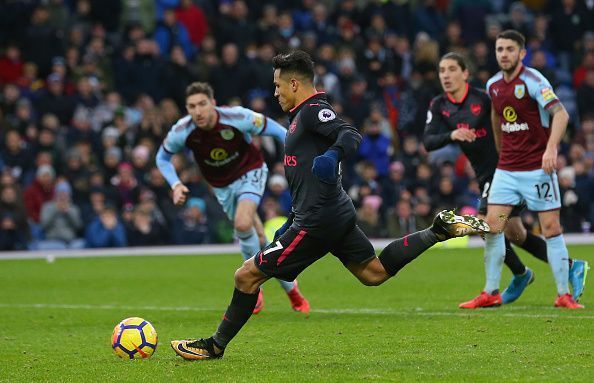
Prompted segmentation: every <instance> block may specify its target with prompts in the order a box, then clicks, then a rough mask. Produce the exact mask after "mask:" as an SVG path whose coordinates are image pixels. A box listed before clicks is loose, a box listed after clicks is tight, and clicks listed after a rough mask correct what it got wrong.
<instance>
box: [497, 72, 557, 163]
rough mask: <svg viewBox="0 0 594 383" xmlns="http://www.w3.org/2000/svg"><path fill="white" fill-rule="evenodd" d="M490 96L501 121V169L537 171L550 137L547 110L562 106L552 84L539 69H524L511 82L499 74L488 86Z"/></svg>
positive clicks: (549, 117)
mask: <svg viewBox="0 0 594 383" xmlns="http://www.w3.org/2000/svg"><path fill="white" fill-rule="evenodd" d="M487 93H488V94H489V96H490V97H491V101H492V103H493V107H494V110H495V112H496V113H497V115H498V116H499V117H500V119H501V131H502V134H501V152H500V154H499V163H498V165H497V167H498V168H500V169H504V170H512V171H518V170H535V169H540V167H541V166H542V155H543V153H544V151H545V149H546V145H547V142H548V139H549V136H550V130H549V129H548V128H549V125H550V121H551V116H550V114H549V113H548V112H547V109H548V108H550V107H551V106H552V105H554V104H556V103H558V102H559V99H558V98H557V96H556V95H555V93H554V92H553V87H552V86H551V84H550V83H549V81H548V80H547V79H546V78H545V77H544V76H543V75H542V74H541V73H540V72H538V71H537V70H536V69H533V68H529V67H525V66H523V67H522V68H521V70H520V73H519V74H518V76H516V77H515V78H514V79H512V80H511V81H509V82H506V81H505V80H504V78H503V73H502V72H499V73H497V74H496V75H495V76H493V77H491V79H490V80H489V81H488V82H487Z"/></svg>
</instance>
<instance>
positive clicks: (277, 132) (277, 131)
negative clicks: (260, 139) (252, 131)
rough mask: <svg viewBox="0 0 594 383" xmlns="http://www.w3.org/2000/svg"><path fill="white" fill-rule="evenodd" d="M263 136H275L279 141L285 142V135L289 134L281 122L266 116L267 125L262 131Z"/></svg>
mask: <svg viewBox="0 0 594 383" xmlns="http://www.w3.org/2000/svg"><path fill="white" fill-rule="evenodd" d="M260 135H262V136H272V137H274V138H275V139H276V140H277V141H278V142H279V143H281V144H283V145H284V144H285V137H286V135H287V129H285V128H284V127H283V126H282V125H281V124H279V123H278V122H276V121H274V120H273V119H272V118H270V117H266V126H265V127H264V129H263V130H262V133H260Z"/></svg>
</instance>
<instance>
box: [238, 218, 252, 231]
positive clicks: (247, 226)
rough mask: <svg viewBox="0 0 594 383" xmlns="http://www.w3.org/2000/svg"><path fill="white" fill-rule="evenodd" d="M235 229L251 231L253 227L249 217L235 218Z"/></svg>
mask: <svg viewBox="0 0 594 383" xmlns="http://www.w3.org/2000/svg"><path fill="white" fill-rule="evenodd" d="M234 227H235V231H236V232H238V233H246V232H251V231H252V229H253V227H254V222H253V221H252V220H251V219H240V218H236V219H235V222H234Z"/></svg>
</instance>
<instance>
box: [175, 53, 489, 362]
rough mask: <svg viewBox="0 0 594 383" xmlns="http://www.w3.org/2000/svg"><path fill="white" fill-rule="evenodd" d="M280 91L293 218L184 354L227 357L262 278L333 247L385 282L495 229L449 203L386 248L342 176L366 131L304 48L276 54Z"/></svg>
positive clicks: (298, 268)
mask: <svg viewBox="0 0 594 383" xmlns="http://www.w3.org/2000/svg"><path fill="white" fill-rule="evenodd" d="M272 63H273V67H274V85H275V92H274V95H275V97H276V98H277V99H278V102H279V104H280V106H281V108H282V109H283V110H284V111H285V112H288V113H289V114H290V127H289V130H288V133H287V137H286V139H285V172H286V176H287V180H288V182H289V188H290V190H291V196H292V197H293V208H292V214H291V217H290V219H289V220H288V221H287V222H286V223H285V224H284V225H283V226H282V227H281V228H280V229H279V230H278V231H277V233H276V235H275V239H274V240H273V243H272V244H270V245H269V246H268V247H267V248H266V249H264V250H262V251H260V252H259V253H258V254H256V255H255V256H254V257H253V259H250V260H247V261H246V262H245V263H244V264H243V266H242V267H241V268H240V269H239V270H237V272H236V273H235V290H234V292H233V297H232V299H231V303H230V305H229V307H228V308H227V311H226V313H225V315H224V316H223V319H222V321H221V323H220V325H219V328H218V329H217V331H216V332H215V334H214V335H213V336H212V337H210V338H207V339H199V340H181V341H172V342H171V346H172V348H173V349H174V350H175V352H176V353H177V354H178V355H180V356H182V357H183V358H184V359H190V360H202V359H212V358H220V357H221V356H223V352H224V350H225V347H226V346H227V344H228V343H229V342H230V341H231V339H233V337H234V336H235V335H236V334H237V333H238V332H239V330H240V329H241V328H242V327H243V325H244V324H245V323H246V322H247V320H248V319H249V318H250V316H251V315H252V310H253V308H254V305H255V304H256V300H257V296H258V290H259V288H260V285H261V284H262V283H264V282H265V281H266V280H268V279H269V278H273V277H276V278H280V279H284V280H288V281H292V280H293V279H295V278H296V277H297V275H299V273H301V272H302V271H303V270H305V269H306V268H307V267H308V266H309V265H311V264H312V263H314V262H315V261H317V260H318V259H320V258H322V257H323V256H325V255H326V254H327V253H329V252H330V253H332V254H333V255H334V256H336V257H337V258H338V259H339V260H340V261H341V262H342V263H343V265H344V266H345V267H346V268H347V269H348V270H349V271H350V272H351V273H352V274H353V275H354V276H355V277H356V278H357V279H359V281H361V283H363V284H365V285H367V286H377V285H380V284H382V283H383V282H385V281H387V280H388V279H389V278H391V277H393V276H394V275H396V273H397V272H398V271H399V270H400V269H402V268H403V267H404V266H406V264H408V263H409V262H411V261H412V260H413V259H415V258H416V257H417V256H418V255H420V254H421V253H422V252H424V251H425V250H427V249H428V248H430V247H431V246H433V245H434V244H435V243H437V242H438V241H444V240H446V239H448V238H453V237H458V236H463V235H467V234H472V233H479V232H480V233H483V232H485V231H488V230H489V228H488V227H487V225H486V224H485V223H484V222H483V221H481V220H478V219H476V218H474V217H471V216H466V217H460V216H457V215H454V214H453V212H447V211H443V212H441V213H439V214H438V216H437V217H436V218H435V220H434V222H433V225H432V226H431V227H430V228H428V229H425V230H422V231H419V232H416V233H413V234H410V235H408V236H406V237H404V238H401V239H397V240H395V241H394V242H392V243H390V244H389V245H388V246H387V247H386V248H385V249H384V250H383V251H382V252H381V254H380V255H379V257H378V256H376V255H375V251H374V249H373V246H372V245H371V242H369V239H367V237H366V236H365V235H364V234H363V232H362V231H361V230H360V229H359V227H358V226H357V225H356V218H357V217H356V213H355V208H354V207H353V203H352V201H351V199H350V198H349V197H348V196H347V194H346V193H345V191H344V189H343V188H342V184H341V176H340V161H341V160H342V159H343V158H345V157H346V156H348V155H351V154H353V153H355V152H356V150H357V147H358V145H359V142H360V141H361V135H360V134H359V133H358V132H357V130H356V129H355V128H354V127H353V126H351V125H350V124H348V123H346V122H345V121H343V120H342V119H340V118H339V117H337V116H336V113H335V112H334V109H333V108H332V106H331V105H330V104H329V103H328V101H327V100H326V97H325V96H324V94H323V93H318V92H317V91H316V89H315V88H314V85H313V79H314V70H313V68H314V64H313V61H312V60H311V58H310V56H309V55H308V54H307V53H305V52H303V51H294V52H291V53H288V54H282V55H278V56H276V57H274V59H273V60H272Z"/></svg>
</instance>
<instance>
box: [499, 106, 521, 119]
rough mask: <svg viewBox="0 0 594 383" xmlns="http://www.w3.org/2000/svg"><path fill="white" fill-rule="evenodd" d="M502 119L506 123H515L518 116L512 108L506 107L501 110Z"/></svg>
mask: <svg viewBox="0 0 594 383" xmlns="http://www.w3.org/2000/svg"><path fill="white" fill-rule="evenodd" d="M503 118H505V120H506V121H508V122H515V121H516V120H517V119H518V114H517V113H516V110H515V109H514V108H512V107H511V106H506V107H505V108H503Z"/></svg>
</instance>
